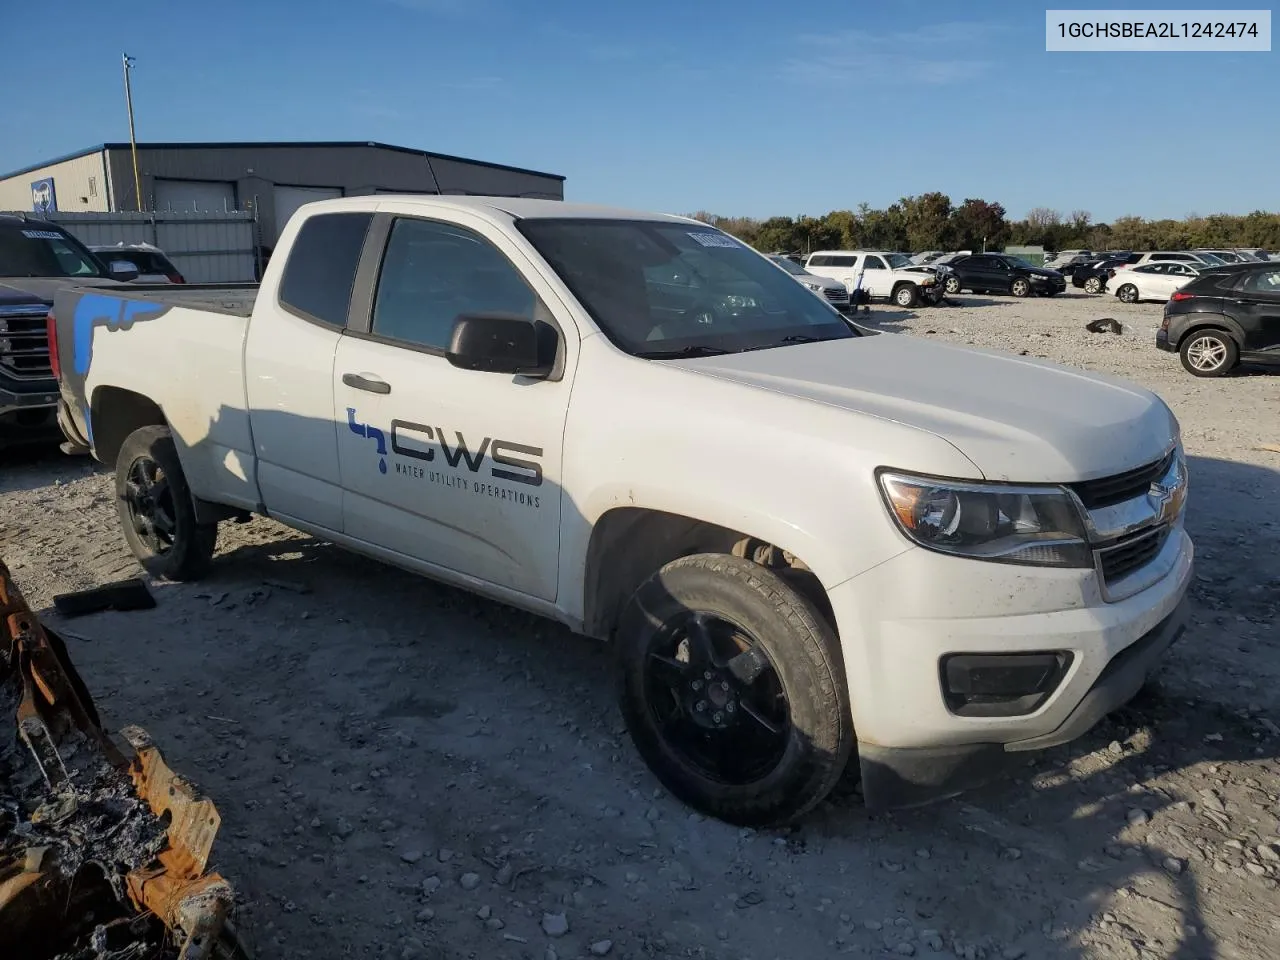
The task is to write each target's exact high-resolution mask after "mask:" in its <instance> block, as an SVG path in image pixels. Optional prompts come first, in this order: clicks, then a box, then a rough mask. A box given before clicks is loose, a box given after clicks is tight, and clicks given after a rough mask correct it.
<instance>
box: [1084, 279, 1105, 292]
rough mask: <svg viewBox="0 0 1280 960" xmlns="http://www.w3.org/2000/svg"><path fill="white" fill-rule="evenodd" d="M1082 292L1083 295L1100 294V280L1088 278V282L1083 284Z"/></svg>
mask: <svg viewBox="0 0 1280 960" xmlns="http://www.w3.org/2000/svg"><path fill="white" fill-rule="evenodd" d="M1084 292H1085V293H1101V292H1102V280H1101V278H1099V277H1090V278H1089V279H1088V280H1086V281H1085V282H1084Z"/></svg>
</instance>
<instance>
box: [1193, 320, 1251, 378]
mask: <svg viewBox="0 0 1280 960" xmlns="http://www.w3.org/2000/svg"><path fill="white" fill-rule="evenodd" d="M1178 355H1179V356H1180V357H1181V358H1182V366H1183V367H1184V368H1185V369H1186V371H1187V372H1188V373H1189V374H1191V375H1192V376H1194V377H1220V376H1222V375H1223V374H1225V373H1227V372H1228V371H1229V370H1231V368H1232V367H1234V366H1235V365H1236V363H1237V362H1238V361H1239V359H1240V350H1239V348H1238V347H1237V346H1236V342H1235V341H1234V340H1232V339H1231V337H1230V335H1228V334H1226V333H1223V332H1222V331H1221V330H1197V331H1196V332H1195V333H1193V334H1191V335H1190V336H1189V337H1187V338H1186V339H1185V340H1183V341H1182V346H1181V348H1179V350H1178Z"/></svg>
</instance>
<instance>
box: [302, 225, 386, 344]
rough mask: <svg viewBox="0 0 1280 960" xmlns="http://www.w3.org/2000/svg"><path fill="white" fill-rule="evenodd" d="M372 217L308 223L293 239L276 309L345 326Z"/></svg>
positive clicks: (337, 325)
mask: <svg viewBox="0 0 1280 960" xmlns="http://www.w3.org/2000/svg"><path fill="white" fill-rule="evenodd" d="M372 219H373V214H372V213H321V214H318V215H316V216H314V217H308V218H307V219H306V220H305V221H304V222H303V224H302V228H301V229H300V230H299V231H298V235H297V236H296V237H294V240H293V246H292V247H291V248H290V250H289V261H288V262H287V263H286V264H285V265H284V276H283V277H282V278H281V279H280V303H281V305H283V306H285V307H287V308H289V309H291V310H292V311H293V312H295V313H299V314H301V315H302V316H303V317H305V318H306V319H308V320H317V321H319V322H320V323H326V324H329V325H331V326H335V327H341V326H345V325H346V322H347V310H348V309H349V308H350V306H351V287H352V285H353V284H354V283H355V279H356V267H357V266H358V265H359V263H360V253H361V251H362V250H363V248H364V235H365V233H366V231H368V229H369V222H370V221H371V220H372Z"/></svg>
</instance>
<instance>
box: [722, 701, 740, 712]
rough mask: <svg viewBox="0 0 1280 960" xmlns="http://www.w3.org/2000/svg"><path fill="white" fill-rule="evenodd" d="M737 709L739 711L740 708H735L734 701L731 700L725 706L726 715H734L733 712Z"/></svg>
mask: <svg viewBox="0 0 1280 960" xmlns="http://www.w3.org/2000/svg"><path fill="white" fill-rule="evenodd" d="M736 709H738V708H737V707H735V706H734V704H733V701H732V700H730V701H729V702H728V703H726V704H725V705H724V710H725V713H733V711H734V710H736Z"/></svg>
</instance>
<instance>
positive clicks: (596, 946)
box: [591, 940, 613, 957]
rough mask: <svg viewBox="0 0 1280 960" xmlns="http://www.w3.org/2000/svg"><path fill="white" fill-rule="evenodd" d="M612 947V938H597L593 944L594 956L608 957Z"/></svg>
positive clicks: (592, 951)
mask: <svg viewBox="0 0 1280 960" xmlns="http://www.w3.org/2000/svg"><path fill="white" fill-rule="evenodd" d="M612 949H613V941H612V940H597V941H596V942H595V943H593V944H592V945H591V953H592V955H593V956H597V957H607V956H608V955H609V951H611V950H612Z"/></svg>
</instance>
